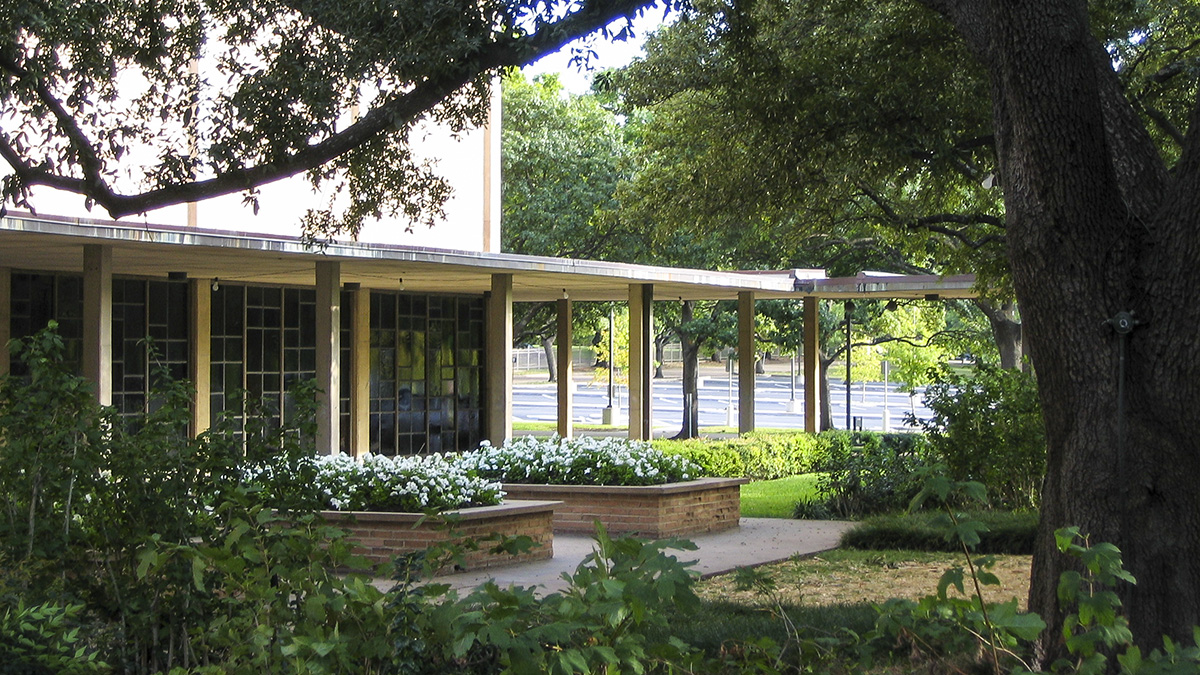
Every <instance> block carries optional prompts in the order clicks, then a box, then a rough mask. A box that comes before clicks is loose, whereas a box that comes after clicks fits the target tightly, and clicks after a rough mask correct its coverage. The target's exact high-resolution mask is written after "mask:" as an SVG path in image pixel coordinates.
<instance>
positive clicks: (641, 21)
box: [522, 6, 663, 94]
mask: <svg viewBox="0 0 1200 675" xmlns="http://www.w3.org/2000/svg"><path fill="white" fill-rule="evenodd" d="M662 23H663V10H662V8H661V7H655V6H651V7H649V8H648V9H647V10H646V12H645V13H644V14H643V15H642V16H641V17H639V18H637V19H635V20H634V22H633V33H634V34H633V37H631V38H630V39H628V40H624V41H621V42H613V41H609V40H606V39H604V38H603V37H599V36H597V37H596V38H594V39H593V40H592V44H591V48H592V50H593V51H594V52H596V55H595V56H594V57H592V59H591V62H590V64H589V69H587V70H583V69H581V66H579V65H578V64H573V63H571V56H572V51H571V50H572V48H582V47H583V46H584V45H585V41H584V40H582V39H580V40H576V41H575V42H572V43H570V44H568V45H567V46H565V47H563V48H562V49H561V50H559V51H558V52H555V53H553V54H550V55H549V56H545V57H543V58H542V59H541V60H540V61H535V62H534V63H532V64H531V65H528V66H525V67H524V68H523V69H522V71H523V72H524V73H525V76H526V77H529V78H532V77H533V76H535V75H541V74H543V73H559V75H560V77H559V79H560V81H561V82H562V83H563V86H564V87H565V88H566V89H567V91H569V92H571V93H573V94H584V93H587V92H588V91H589V90H590V89H591V87H592V75H593V74H594V73H595V72H596V71H598V70H604V69H606V68H620V67H622V66H626V65H628V64H629V62H630V61H632V60H633V59H634V58H635V57H638V56H641V55H642V43H643V42H645V40H646V33H648V32H651V31H653V30H655V29H657V28H658V27H659V26H660V25H661V24H662ZM622 25H623V24H622V22H616V23H613V24H612V26H611V27H612V32H613V33H616V32H618V31H619V30H620V27H621V26H622Z"/></svg>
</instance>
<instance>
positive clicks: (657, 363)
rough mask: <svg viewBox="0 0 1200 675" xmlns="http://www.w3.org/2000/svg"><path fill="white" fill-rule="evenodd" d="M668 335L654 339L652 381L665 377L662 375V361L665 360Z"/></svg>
mask: <svg viewBox="0 0 1200 675" xmlns="http://www.w3.org/2000/svg"><path fill="white" fill-rule="evenodd" d="M669 338H670V336H669V335H659V336H658V337H656V338H654V379H656V380H661V379H663V378H664V377H666V375H664V374H663V360H664V359H666V351H667V340H668V339H669Z"/></svg>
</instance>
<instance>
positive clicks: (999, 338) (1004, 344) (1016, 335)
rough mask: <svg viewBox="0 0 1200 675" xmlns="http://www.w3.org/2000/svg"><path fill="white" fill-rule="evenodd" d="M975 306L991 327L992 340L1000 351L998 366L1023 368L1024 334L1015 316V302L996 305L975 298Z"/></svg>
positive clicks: (1013, 368)
mask: <svg viewBox="0 0 1200 675" xmlns="http://www.w3.org/2000/svg"><path fill="white" fill-rule="evenodd" d="M975 306H976V307H978V308H979V309H980V311H982V312H983V315H984V316H986V317H987V320H988V323H989V324H990V325H991V327H992V341H993V342H994V343H995V344H996V349H997V351H999V352H1000V367H1001V368H1007V369H1010V370H1015V369H1018V368H1024V363H1025V351H1024V344H1023V339H1024V336H1023V334H1022V327H1021V321H1020V320H1019V319H1018V318H1017V305H1016V303H1014V302H1004V303H1001V304H1000V305H999V306H997V305H995V304H993V303H991V302H988V301H987V300H976V301H975Z"/></svg>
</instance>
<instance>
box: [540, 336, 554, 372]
mask: <svg viewBox="0 0 1200 675" xmlns="http://www.w3.org/2000/svg"><path fill="white" fill-rule="evenodd" d="M542 350H543V351H544V352H546V365H548V366H549V367H550V381H551V382H557V381H558V357H557V354H555V353H554V336H550V335H547V336H543V337H542Z"/></svg>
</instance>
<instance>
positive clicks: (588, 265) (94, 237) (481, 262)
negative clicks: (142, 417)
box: [0, 213, 974, 302]
mask: <svg viewBox="0 0 1200 675" xmlns="http://www.w3.org/2000/svg"><path fill="white" fill-rule="evenodd" d="M85 244H103V245H107V246H111V247H112V252H113V253H112V264H113V268H112V269H113V273H114V274H117V275H128V276H148V277H166V276H167V275H168V274H169V273H171V272H184V273H186V274H187V276H188V277H189V278H199V279H213V278H219V279H221V280H223V281H228V282H231V283H259V284H279V285H298V286H312V285H313V284H314V283H315V280H314V278H315V263H317V262H319V261H336V262H339V263H341V281H342V283H343V284H345V283H358V284H360V285H361V286H362V287H364V288H372V289H380V290H398V289H400V288H401V287H403V289H404V290H408V291H413V292H423V293H451V294H465V295H481V294H483V293H485V292H487V291H489V290H490V289H491V280H492V275H494V274H503V273H507V274H512V275H513V300H514V301H518V302H533V301H550V300H556V299H559V298H562V297H563V293H564V291H565V292H566V294H567V295H568V296H569V297H570V298H571V299H572V300H579V301H606V300H625V299H627V298H628V289H629V285H630V284H653V287H654V298H655V299H656V300H680V299H682V300H730V299H735V298H737V295H738V293H739V292H744V291H749V292H752V293H754V295H755V297H756V298H758V299H776V298H790V299H797V298H802V297H806V296H815V297H821V298H831V299H837V298H851V297H914V298H921V297H927V296H930V295H931V294H938V295H939V297H973V295H974V294H973V293H971V292H970V291H969V289H970V286H971V285H972V284H973V282H974V277H973V276H970V275H968V276H966V277H951V278H946V279H944V280H943V279H940V278H938V277H905V276H898V277H855V278H847V279H825V278H824V272H823V271H822V270H784V271H778V272H776V271H769V272H767V271H750V272H714V271H706V270H695V269H684V268H672V267H657V266H652V265H631V264H625V263H612V262H602V261H593V260H575V259H569V258H550V257H541V256H528V255H516V254H510V253H477V252H470V251H455V250H445V249H433V248H422V247H412V246H399V245H387V244H363V243H357V242H342V241H338V242H333V243H330V244H327V245H324V246H322V247H320V248H314V247H312V246H311V245H309V244H308V243H307V242H305V241H303V240H302V239H301V238H299V237H282V236H278V235H260V234H251V233H239V232H229V231H219V230H204V229H198V228H187V227H172V226H161V225H142V224H137V223H120V222H115V221H106V220H91V219H79V218H60V217H53V216H34V215H30V214H20V213H10V214H9V215H7V216H5V217H4V218H0V266H3V267H9V268H12V269H16V270H37V271H53V272H75V273H77V272H80V271H82V269H83V245H85Z"/></svg>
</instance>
